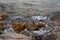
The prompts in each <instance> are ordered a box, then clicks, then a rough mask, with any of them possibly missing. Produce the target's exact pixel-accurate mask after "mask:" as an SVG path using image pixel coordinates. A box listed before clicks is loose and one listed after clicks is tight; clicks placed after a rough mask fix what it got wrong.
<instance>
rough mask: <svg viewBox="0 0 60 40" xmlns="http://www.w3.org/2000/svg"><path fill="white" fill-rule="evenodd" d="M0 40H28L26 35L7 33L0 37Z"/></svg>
mask: <svg viewBox="0 0 60 40" xmlns="http://www.w3.org/2000/svg"><path fill="white" fill-rule="evenodd" d="M0 40H29V37H28V36H26V35H22V34H18V33H12V32H9V33H6V34H2V35H0Z"/></svg>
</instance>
